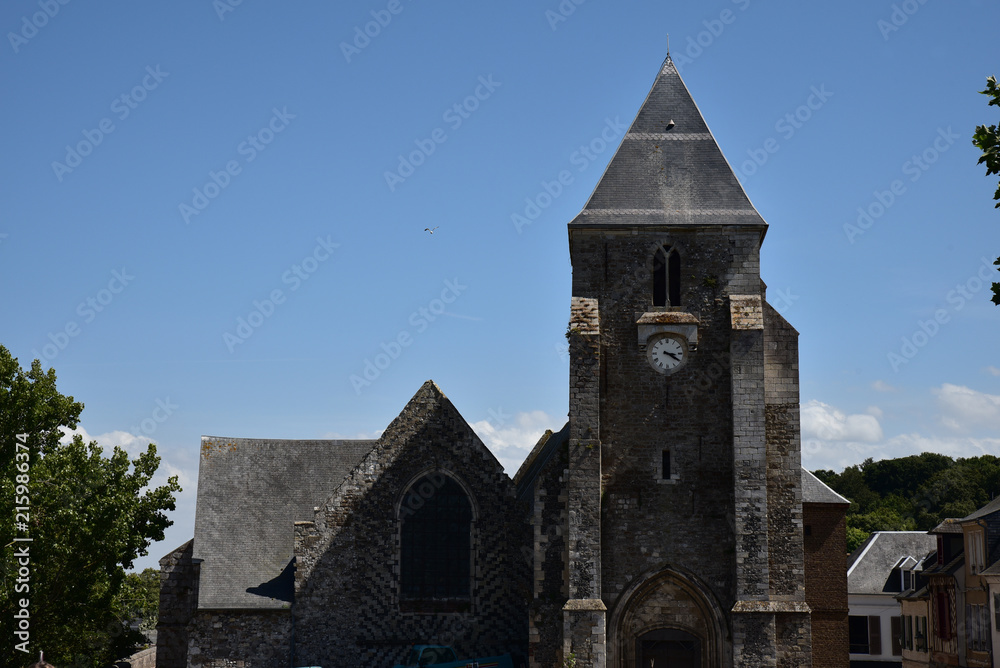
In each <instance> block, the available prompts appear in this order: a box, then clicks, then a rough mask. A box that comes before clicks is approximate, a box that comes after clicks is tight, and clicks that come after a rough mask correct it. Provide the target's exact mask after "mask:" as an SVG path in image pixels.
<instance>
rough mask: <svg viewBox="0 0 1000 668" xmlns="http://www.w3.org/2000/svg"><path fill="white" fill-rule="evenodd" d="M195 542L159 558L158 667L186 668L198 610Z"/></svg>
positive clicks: (185, 544) (189, 542) (190, 542)
mask: <svg viewBox="0 0 1000 668" xmlns="http://www.w3.org/2000/svg"><path fill="white" fill-rule="evenodd" d="M193 549H194V541H193V540H189V541H188V542H186V543H184V544H183V545H181V546H180V547H179V548H177V549H176V550H174V551H173V552H171V553H170V554H168V555H167V556H165V557H163V558H162V559H160V606H159V615H158V617H157V624H156V666H157V668H185V667H186V666H187V648H188V624H190V622H191V620H192V618H193V616H194V613H195V610H196V609H197V607H198V565H197V564H194V563H192V562H191V554H192V551H193Z"/></svg>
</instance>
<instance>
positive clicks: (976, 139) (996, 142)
mask: <svg viewBox="0 0 1000 668" xmlns="http://www.w3.org/2000/svg"><path fill="white" fill-rule="evenodd" d="M979 92H980V93H982V94H983V95H986V96H988V97H989V98H990V101H989V103H988V105H989V106H993V105H996V106H998V107H1000V88H998V87H997V80H996V77H988V78H987V79H986V88H985V89H984V90H981V91H979ZM972 144H973V146H975V147H976V148H978V149H979V150H980V151H982V152H983V154H982V155H981V156H979V164H980V165H982V164H985V165H986V176H996V175H997V174H1000V138H998V136H997V126H996V125H990V126H986V125H979V126H977V127H976V132H975V134H974V135H972ZM993 199H995V200H998V201H997V203H996V208H998V209H1000V184H998V185H997V189H996V192H995V193H993ZM993 264H995V265H1000V257H998V258H997V260H996V262H994V263H993ZM998 271H1000V270H998ZM993 303H994V304H997V305H998V306H1000V283H994V284H993Z"/></svg>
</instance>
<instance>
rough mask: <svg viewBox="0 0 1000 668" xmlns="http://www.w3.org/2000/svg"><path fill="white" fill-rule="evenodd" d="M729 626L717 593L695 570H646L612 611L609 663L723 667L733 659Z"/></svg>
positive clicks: (635, 667)
mask: <svg viewBox="0 0 1000 668" xmlns="http://www.w3.org/2000/svg"><path fill="white" fill-rule="evenodd" d="M728 629H729V624H728V622H727V618H726V615H725V613H724V612H723V610H722V608H721V606H719V604H718V602H717V600H716V598H715V596H714V594H713V593H712V592H711V590H710V589H709V588H708V587H707V586H705V585H704V583H702V582H701V581H699V580H698V579H697V578H696V577H694V576H693V575H692V574H690V573H687V572H685V571H682V570H680V569H677V570H675V569H671V568H666V569H663V570H660V571H656V572H652V573H647V574H646V575H644V576H641V577H639V578H637V579H636V580H635V581H634V582H633V583H632V585H631V586H630V587H628V588H627V589H626V590H625V591H624V592H622V595H621V596H620V597H619V599H618V601H616V602H615V604H614V606H613V607H612V609H611V611H610V615H609V617H608V636H607V638H608V668H651V665H652V668H722V666H725V665H729V664H730V663H731V662H732V657H731V654H732V652H731V651H729V650H727V648H728V647H729V646H730V645H731V643H728V642H726V639H727V638H728V637H729V630H728ZM651 662H652V664H651Z"/></svg>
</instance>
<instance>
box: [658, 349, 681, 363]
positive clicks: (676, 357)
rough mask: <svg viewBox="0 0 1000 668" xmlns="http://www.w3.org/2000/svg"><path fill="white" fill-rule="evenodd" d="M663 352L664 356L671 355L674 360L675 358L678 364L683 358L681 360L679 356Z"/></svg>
mask: <svg viewBox="0 0 1000 668" xmlns="http://www.w3.org/2000/svg"><path fill="white" fill-rule="evenodd" d="M661 352H663V354H664V355H670V356H671V357H673V358H674V359H675V360H677V361H678V362H680V361H681V358H680V357H678V356H677V355H674V354H673V353H668V352H667V351H666V350H664V351H661Z"/></svg>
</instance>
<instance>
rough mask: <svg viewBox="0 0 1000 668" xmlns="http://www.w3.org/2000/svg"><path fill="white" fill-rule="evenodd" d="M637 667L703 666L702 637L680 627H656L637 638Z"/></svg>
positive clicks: (678, 667)
mask: <svg viewBox="0 0 1000 668" xmlns="http://www.w3.org/2000/svg"><path fill="white" fill-rule="evenodd" d="M635 642H636V646H635V658H636V666H637V668H701V644H702V639H701V638H699V637H698V636H696V635H693V634H691V633H688V632H687V631H681V630H680V629H655V630H653V631H647V632H646V633H643V634H642V635H641V636H639V637H637V638H636V639H635Z"/></svg>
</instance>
